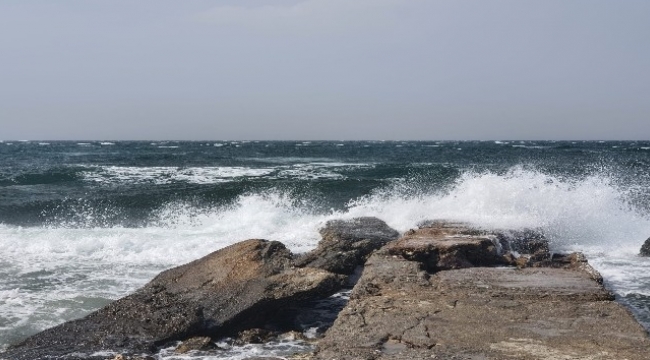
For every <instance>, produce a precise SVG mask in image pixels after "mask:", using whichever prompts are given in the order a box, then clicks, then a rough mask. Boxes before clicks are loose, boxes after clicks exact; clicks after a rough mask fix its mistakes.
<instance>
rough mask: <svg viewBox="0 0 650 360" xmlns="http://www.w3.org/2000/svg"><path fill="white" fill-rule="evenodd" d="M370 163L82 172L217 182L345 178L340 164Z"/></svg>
mask: <svg viewBox="0 0 650 360" xmlns="http://www.w3.org/2000/svg"><path fill="white" fill-rule="evenodd" d="M372 166H373V165H371V164H353V163H337V162H311V163H303V164H292V165H280V166H273V167H263V168H250V167H240V166H219V167H187V168H178V167H167V166H160V167H136V166H105V167H101V168H98V169H93V170H88V171H84V172H82V176H83V177H84V179H85V180H86V181H93V182H98V183H103V184H107V185H115V184H125V183H126V184H128V183H131V184H138V183H151V184H158V185H160V184H170V183H173V182H178V181H184V182H187V183H192V184H216V183H223V182H228V181H233V180H234V179H237V178H243V177H246V178H251V177H261V176H266V177H267V179H269V180H273V179H281V178H288V177H290V178H294V179H303V180H308V179H325V178H331V179H341V178H344V176H343V175H341V174H340V173H339V172H338V171H337V168H346V169H350V168H364V167H372Z"/></svg>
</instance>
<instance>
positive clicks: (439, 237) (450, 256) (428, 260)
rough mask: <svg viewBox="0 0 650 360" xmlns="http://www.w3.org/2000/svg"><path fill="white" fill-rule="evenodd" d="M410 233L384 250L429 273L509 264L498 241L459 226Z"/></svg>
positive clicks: (494, 237) (432, 228) (383, 250)
mask: <svg viewBox="0 0 650 360" xmlns="http://www.w3.org/2000/svg"><path fill="white" fill-rule="evenodd" d="M434 225H436V226H430V227H424V228H420V229H416V230H410V231H408V232H407V233H406V234H404V236H402V237H401V238H400V239H399V240H397V241H395V242H392V243H390V244H388V245H387V246H385V247H384V248H383V249H382V250H381V251H382V252H386V253H388V254H390V255H399V256H401V257H403V258H405V259H407V260H412V261H417V262H420V263H423V264H424V265H425V266H426V267H427V269H428V270H429V271H432V272H433V271H439V270H447V269H461V268H467V267H473V266H495V265H504V264H507V263H508V261H507V259H504V257H503V253H502V252H501V250H500V244H499V242H498V239H497V238H496V236H494V235H486V234H484V233H482V232H480V231H477V230H473V229H469V228H463V227H460V225H459V224H449V223H439V224H434Z"/></svg>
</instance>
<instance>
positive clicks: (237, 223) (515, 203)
mask: <svg viewBox="0 0 650 360" xmlns="http://www.w3.org/2000/svg"><path fill="white" fill-rule="evenodd" d="M124 169H127V170H124ZM128 169H129V168H119V170H116V173H118V174H124V173H126V174H130V172H129V171H130V170H128ZM249 170H250V169H249ZM109 171H110V170H109ZM211 171H217V172H218V171H222V170H215V169H213V170H211ZM237 171H239V170H237ZM249 175H250V174H249ZM133 176H135V175H133ZM137 176H140V175H137ZM226 176H228V175H226ZM232 176H234V175H232ZM416 185H417V184H414V183H413V182H409V181H396V182H395V183H394V184H393V185H392V186H390V187H388V188H385V189H383V190H380V191H376V192H374V193H373V194H371V195H369V196H366V197H363V198H360V199H356V200H354V201H352V202H350V203H349V205H348V207H347V209H346V210H344V211H330V212H328V213H319V212H315V211H314V209H313V207H312V206H311V205H310V204H309V203H299V204H296V202H295V199H291V198H289V197H288V196H287V195H283V194H281V193H274V192H270V193H268V194H248V195H244V196H241V197H240V198H239V199H238V200H237V201H236V202H235V203H234V204H233V205H232V206H229V207H225V208H221V209H219V210H214V211H212V212H205V211H203V212H201V211H199V212H197V211H196V209H193V208H192V207H191V206H189V205H186V204H182V203H181V204H178V203H170V204H167V205H166V206H165V207H163V208H161V209H159V211H158V212H157V213H156V218H157V221H155V222H154V223H155V224H158V225H156V226H153V225H152V226H150V227H146V228H137V229H131V228H91V229H87V228H86V229H67V228H19V227H10V226H3V225H0V248H1V249H2V252H1V253H0V343H2V342H4V343H6V342H9V341H15V340H18V339H19V338H20V337H23V336H26V335H28V334H30V333H33V332H36V331H38V330H41V329H43V328H46V327H49V326H53V325H55V324H58V323H60V322H63V321H65V320H69V319H71V318H74V317H78V316H81V315H83V314H84V313H87V312H89V311H91V310H93V309H95V308H98V307H100V306H102V305H103V304H105V303H106V302H107V301H109V299H116V298H118V297H121V296H123V295H125V294H127V293H128V292H130V291H133V290H134V289H136V288H137V287H139V286H142V285H143V284H144V283H146V282H147V281H148V280H149V279H151V278H152V277H153V276H154V275H155V274H157V273H158V272H160V271H161V270H163V269H165V268H169V267H171V266H175V265H178V264H182V263H185V262H188V261H191V260H194V259H196V258H199V257H201V256H203V255H206V254H208V253H210V252H212V251H214V250H217V249H220V248H222V247H225V246H227V245H230V244H233V243H235V242H237V241H240V240H244V239H248V238H266V239H270V240H279V241H282V242H283V243H285V244H286V245H287V246H288V247H289V248H290V249H291V250H292V251H294V252H304V251H308V250H309V249H311V248H313V247H314V246H315V245H316V243H317V241H318V240H319V235H318V228H319V227H321V226H323V224H325V222H326V221H328V220H330V219H335V218H352V217H356V216H377V217H379V218H381V219H383V220H385V221H386V222H387V223H388V224H389V225H390V226H392V227H394V228H395V229H397V230H399V231H402V232H403V231H406V230H408V229H409V228H412V227H415V226H416V225H417V224H418V223H419V222H421V221H423V220H429V219H437V218H438V219H440V218H442V219H449V220H460V221H468V222H472V223H475V224H477V225H479V226H482V227H486V228H527V227H535V228H540V229H542V230H543V231H545V233H546V234H547V235H548V236H549V237H550V239H551V240H552V248H553V249H554V250H579V251H584V252H585V253H586V254H587V255H588V257H589V259H590V262H591V263H592V264H593V265H594V266H595V267H596V268H597V269H598V270H599V271H601V272H602V274H603V275H604V277H605V279H606V281H607V284H608V285H609V286H611V287H612V288H613V289H614V290H615V291H617V292H618V293H619V294H621V295H626V294H629V293H638V294H643V295H648V296H650V275H648V274H650V260H648V259H645V258H640V257H638V256H637V255H636V254H637V253H638V250H639V247H640V246H641V244H642V242H643V240H645V239H646V238H647V237H648V236H650V219H648V217H647V216H646V215H645V214H644V213H643V212H641V211H638V210H637V209H635V208H634V207H633V206H630V205H629V204H628V203H627V201H626V199H627V198H628V195H629V194H628V193H627V191H626V190H623V189H619V188H618V187H617V186H616V184H615V183H614V182H613V181H612V180H611V179H610V178H609V177H608V176H592V177H586V178H581V179H575V180H566V179H560V178H557V177H553V176H550V175H547V174H543V173H541V172H537V171H529V170H524V169H521V168H514V169H511V170H510V171H509V172H507V173H506V174H494V173H471V172H468V173H465V174H463V175H461V176H460V178H459V179H458V180H457V181H456V182H455V183H454V184H452V185H451V186H449V187H448V188H447V189H445V190H438V191H422V190H415V189H416V188H417V186H416Z"/></svg>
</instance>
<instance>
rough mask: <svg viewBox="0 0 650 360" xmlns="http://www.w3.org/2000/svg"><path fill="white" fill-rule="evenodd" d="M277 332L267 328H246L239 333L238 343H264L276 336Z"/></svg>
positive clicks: (236, 342) (236, 341)
mask: <svg viewBox="0 0 650 360" xmlns="http://www.w3.org/2000/svg"><path fill="white" fill-rule="evenodd" d="M276 335H277V334H276V333H274V332H272V331H269V330H265V329H246V330H244V331H241V332H240V333H239V334H238V335H237V339H236V340H235V344H236V345H246V344H263V343H265V342H268V341H270V340H271V339H274V338H275V337H276Z"/></svg>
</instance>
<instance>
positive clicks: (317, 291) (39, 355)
mask: <svg viewBox="0 0 650 360" xmlns="http://www.w3.org/2000/svg"><path fill="white" fill-rule="evenodd" d="M292 257H293V256H292V254H291V253H290V252H289V250H287V249H286V247H285V246H284V245H282V244H281V243H279V242H275V241H266V240H257V239H253V240H247V241H243V242H240V243H237V244H235V245H232V246H229V247H226V248H223V249H221V250H218V251H215V252H213V253H211V254H209V255H207V256H205V257H203V258H201V259H199V260H196V261H193V262H191V263H188V264H186V265H182V266H179V267H177V268H173V269H170V270H167V271H165V272H163V273H161V274H160V275H158V276H157V277H156V278H154V279H153V280H152V281H151V282H150V283H149V284H147V285H146V286H144V287H143V288H141V289H140V290H138V291H136V292H135V293H134V294H132V295H129V296H127V297H125V298H122V299H120V300H117V301H115V302H113V303H111V304H109V305H108V306H106V307H104V308H102V309H100V310H98V311H96V312H94V313H92V314H90V315H88V316H86V317H85V318H82V319H79V320H75V321H71V322H67V323H64V324H62V325H59V326H57V327H54V328H51V329H48V330H45V331H43V332H41V333H39V334H36V335H34V336H32V337H30V338H28V339H27V340H25V341H24V342H22V343H20V344H18V345H16V346H13V347H12V348H10V349H9V350H8V352H7V353H6V354H3V356H6V357H8V358H10V359H12V360H22V359H25V360H26V359H29V360H35V359H48V358H52V356H59V355H64V354H70V353H74V352H79V351H84V352H88V351H93V350H104V349H110V350H116V349H129V350H133V351H140V352H142V351H144V352H147V351H153V350H155V349H156V348H157V347H159V346H162V345H164V344H166V343H168V342H170V341H177V340H183V339H187V338H189V337H193V336H209V337H213V338H214V337H218V336H225V335H234V334H236V333H237V332H239V331H241V330H243V329H246V328H251V327H262V326H264V324H265V323H266V322H267V321H269V319H270V317H272V316H273V315H274V314H275V313H276V312H277V310H278V309H280V308H283V307H286V306H287V305H292V304H295V303H300V302H302V301H307V300H310V299H314V298H322V297H326V296H328V295H330V294H332V293H334V292H335V291H336V290H338V289H339V288H340V287H341V285H342V283H343V280H344V279H343V277H342V276H340V275H335V274H332V273H329V272H327V271H324V270H320V269H314V268H303V269H297V268H294V267H293V263H292Z"/></svg>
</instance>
